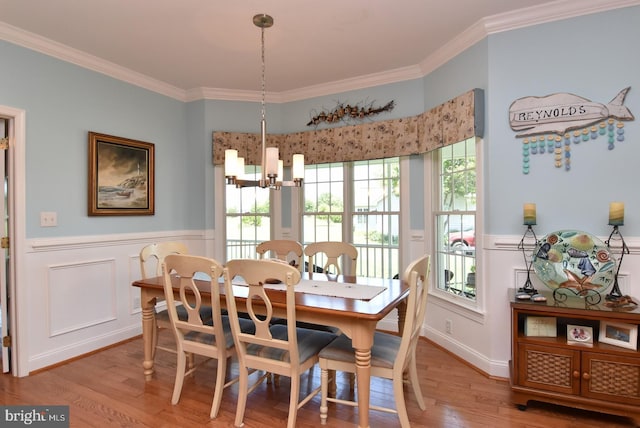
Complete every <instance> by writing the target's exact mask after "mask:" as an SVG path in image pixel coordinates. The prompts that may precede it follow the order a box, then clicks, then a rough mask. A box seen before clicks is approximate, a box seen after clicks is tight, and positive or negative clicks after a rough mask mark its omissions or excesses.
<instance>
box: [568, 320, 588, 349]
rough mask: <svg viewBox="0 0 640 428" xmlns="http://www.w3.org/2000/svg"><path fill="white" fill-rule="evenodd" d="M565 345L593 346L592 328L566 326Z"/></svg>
mask: <svg viewBox="0 0 640 428" xmlns="http://www.w3.org/2000/svg"><path fill="white" fill-rule="evenodd" d="M567 343H568V344H570V345H583V346H593V328H591V327H588V326H585V325H573V324H567Z"/></svg>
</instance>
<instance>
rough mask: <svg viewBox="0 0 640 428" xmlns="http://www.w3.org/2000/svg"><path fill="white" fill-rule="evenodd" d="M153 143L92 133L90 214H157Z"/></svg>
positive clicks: (90, 142)
mask: <svg viewBox="0 0 640 428" xmlns="http://www.w3.org/2000/svg"><path fill="white" fill-rule="evenodd" d="M153 149H154V147H153V144H150V143H145V142H141V141H135V140H128V139H123V138H119V137H113V136H105V135H103V134H96V133H89V152H90V160H89V161H90V179H89V182H90V184H89V193H90V196H89V199H90V205H89V215H149V214H153V155H154V150H153Z"/></svg>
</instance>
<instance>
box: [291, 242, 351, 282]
mask: <svg viewBox="0 0 640 428" xmlns="http://www.w3.org/2000/svg"><path fill="white" fill-rule="evenodd" d="M304 254H305V255H306V256H307V257H308V261H307V264H308V265H307V271H308V272H314V270H315V269H314V267H315V266H316V262H318V261H320V263H322V261H324V264H322V265H320V264H318V265H317V266H322V269H323V271H324V272H326V273H333V274H336V275H340V274H342V273H344V274H346V275H355V274H356V264H357V260H358V249H357V248H356V247H355V246H354V245H352V244H350V243H348V242H340V241H325V242H313V243H311V244H308V245H307V246H306V247H305V248H304ZM343 257H345V258H346V261H345V264H343V263H342V262H340V261H339V259H343V261H344V260H345V259H344V258H343Z"/></svg>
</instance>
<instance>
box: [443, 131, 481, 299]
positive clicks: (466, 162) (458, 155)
mask: <svg viewBox="0 0 640 428" xmlns="http://www.w3.org/2000/svg"><path fill="white" fill-rule="evenodd" d="M436 159H437V169H438V180H437V183H438V188H437V189H436V190H437V194H438V201H437V206H436V211H435V223H436V224H435V226H436V231H437V233H436V249H437V250H436V252H437V255H438V257H437V258H436V264H437V270H436V272H437V276H436V278H437V282H436V287H437V288H438V289H440V290H443V291H447V292H450V293H454V294H457V295H460V296H463V297H464V298H467V299H470V300H475V299H476V282H475V270H476V269H475V267H476V246H475V238H476V236H475V232H476V151H475V139H474V138H471V139H467V140H465V141H462V142H459V143H456V144H453V145H449V146H446V147H443V148H441V149H438V151H437V153H436Z"/></svg>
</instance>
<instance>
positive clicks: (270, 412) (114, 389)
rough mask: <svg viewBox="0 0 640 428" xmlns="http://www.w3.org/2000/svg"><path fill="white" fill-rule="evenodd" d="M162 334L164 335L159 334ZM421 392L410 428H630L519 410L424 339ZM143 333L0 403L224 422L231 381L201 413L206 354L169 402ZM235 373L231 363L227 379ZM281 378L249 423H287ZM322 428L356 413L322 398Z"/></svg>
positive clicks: (166, 369) (271, 426) (100, 423)
mask: <svg viewBox="0 0 640 428" xmlns="http://www.w3.org/2000/svg"><path fill="white" fill-rule="evenodd" d="M162 336H167V335H166V334H163V335H162ZM418 355H419V366H418V371H419V373H420V378H421V386H422V391H423V394H424V396H425V400H426V402H427V409H426V410H425V411H424V412H423V411H421V410H420V409H419V408H418V406H417V404H416V402H415V398H414V397H413V396H412V395H411V393H410V391H409V390H407V394H405V395H406V397H407V407H408V411H409V419H410V420H411V426H412V427H416V428H419V427H429V428H433V427H446V428H457V427H465V428H467V427H469V428H475V427H478V428H479V427H487V428H488V427H491V428H493V427H521V428H525V427H526V428H532V427H544V428H548V427H554V428H555V427H558V428H563V427H564V428H569V427H571V428H574V427H575V428H577V427H580V428H591V427H593V428H596V427H597V428H603V427H630V426H634V424H633V423H632V421H631V420H629V419H626V418H621V417H615V416H609V415H603V414H598V413H590V412H585V411H579V410H573V409H568V408H564V407H556V406H553V405H548V404H535V403H532V404H531V405H530V406H529V407H528V409H527V410H526V411H524V412H523V411H519V410H517V409H516V408H515V407H514V406H513V405H512V404H511V403H510V401H509V385H508V383H507V382H506V381H503V380H494V379H489V378H487V377H486V376H485V375H483V374H481V373H478V372H477V371H475V370H474V369H472V368H470V367H468V366H467V365H465V364H464V363H462V362H461V361H459V360H458V359H456V358H455V357H453V356H451V355H450V354H448V353H447V352H445V351H443V350H442V349H440V348H438V347H436V346H434V345H433V344H431V343H430V342H428V341H426V340H421V342H420V344H419V346H418ZM141 361H142V339H141V338H136V339H133V340H131V341H128V342H125V343H122V344H120V345H117V346H114V347H112V348H109V349H106V350H103V351H100V352H98V353H95V354H93V355H90V356H86V357H83V358H80V359H77V360H75V361H72V362H69V363H67V364H64V365H60V366H58V367H55V368H51V369H48V370H45V371H42V372H39V373H36V374H33V375H31V376H28V377H25V378H14V377H12V376H10V375H3V376H1V377H0V379H2V380H1V381H0V385H1V392H0V403H1V404H4V405H11V404H22V405H56V404H64V405H69V406H70V419H71V426H72V427H101V428H102V427H153V428H159V427H172V428H173V427H232V426H233V421H234V415H235V404H236V397H237V385H234V386H233V387H231V388H228V389H227V390H225V394H224V398H223V402H222V407H221V410H220V414H219V415H218V418H217V419H215V420H210V419H209V410H210V406H211V398H212V385H211V383H212V381H213V379H214V375H215V361H205V362H202V364H201V365H200V366H199V371H198V372H196V375H195V376H193V377H192V378H189V379H187V380H185V386H184V389H183V392H182V398H181V400H180V403H178V404H177V405H175V406H172V405H171V403H170V399H171V393H172V389H173V378H174V374H175V372H174V370H175V355H173V354H170V353H168V352H165V351H158V354H157V356H156V373H155V377H154V379H153V380H151V381H149V382H145V381H144V377H143V375H142V367H141ZM235 373H237V365H236V363H235V362H234V364H233V365H232V367H231V370H230V373H229V375H230V376H233V375H234V374H235ZM319 374H320V370H319V368H318V367H315V369H314V371H313V374H312V376H306V375H305V376H303V380H305V379H306V382H303V389H306V388H309V383H310V384H311V386H316V385H318V384H319ZM338 376H339V377H338V394H339V395H341V396H343V397H347V396H349V394H350V393H349V388H348V380H347V378H346V376H344V375H343V376H340V375H338ZM371 388H372V394H371V399H372V403H373V404H383V403H384V404H389V403H391V402H392V400H393V391H392V388H391V384H390V383H389V382H387V381H383V380H375V381H374V382H373V383H372V387H371ZM288 400H289V380H288V379H287V378H282V379H281V381H280V385H279V386H278V387H276V386H274V385H272V384H266V383H263V384H262V385H261V386H260V387H259V388H258V389H257V390H256V391H254V392H253V393H252V394H251V395H250V397H249V401H248V406H247V412H246V414H245V427H247V428H277V427H284V426H286V420H287V406H288ZM319 406H320V398H319V396H316V397H315V398H314V399H313V400H312V401H311V402H309V403H307V404H306V405H305V406H304V407H303V408H302V409H300V410H299V411H298V423H297V426H298V427H317V426H319V425H320V424H319ZM370 422H371V427H372V428H376V427H385V428H392V427H399V426H400V425H399V422H398V419H397V417H396V415H393V414H386V413H380V412H371V416H370ZM327 426H328V427H356V426H357V410H356V409H354V408H351V407H348V406H341V405H334V404H330V407H329V420H328V424H327Z"/></svg>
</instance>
